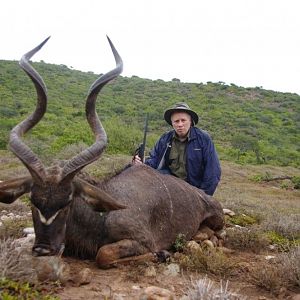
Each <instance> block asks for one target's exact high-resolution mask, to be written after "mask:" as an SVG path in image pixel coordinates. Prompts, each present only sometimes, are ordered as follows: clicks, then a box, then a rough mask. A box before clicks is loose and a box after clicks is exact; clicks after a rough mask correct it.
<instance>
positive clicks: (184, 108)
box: [164, 102, 199, 126]
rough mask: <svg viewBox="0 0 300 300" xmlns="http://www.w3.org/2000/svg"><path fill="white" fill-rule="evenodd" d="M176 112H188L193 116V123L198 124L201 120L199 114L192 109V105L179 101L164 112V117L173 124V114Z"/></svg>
mask: <svg viewBox="0 0 300 300" xmlns="http://www.w3.org/2000/svg"><path fill="white" fill-rule="evenodd" d="M174 112H185V113H188V114H189V115H190V116H191V117H192V121H193V122H192V125H196V124H197V123H198V121H199V117H198V115H197V114H196V113H195V112H194V111H193V110H191V109H190V107H189V106H188V105H187V104H186V103H184V102H179V103H176V104H175V105H173V106H172V107H171V108H169V109H167V110H166V111H165V113H164V119H165V120H166V122H167V123H168V124H170V125H171V126H172V121H171V116H172V114H173V113H174Z"/></svg>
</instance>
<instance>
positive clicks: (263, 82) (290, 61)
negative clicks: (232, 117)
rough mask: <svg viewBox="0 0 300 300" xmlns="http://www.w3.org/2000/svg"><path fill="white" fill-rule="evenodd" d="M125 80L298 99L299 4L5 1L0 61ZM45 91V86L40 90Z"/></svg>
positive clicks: (288, 0) (263, 0) (0, 9)
mask: <svg viewBox="0 0 300 300" xmlns="http://www.w3.org/2000/svg"><path fill="white" fill-rule="evenodd" d="M49 35H51V39H50V40H49V41H48V43H47V44H46V45H45V46H44V48H43V49H42V50H41V51H39V52H38V53H37V54H36V55H35V57H34V58H33V60H34V61H40V60H43V61H45V62H47V63H54V64H64V65H67V66H68V67H73V68H74V69H78V70H82V71H92V72H94V73H96V74H100V73H104V72H107V71H109V70H110V69H112V68H113V67H114V60H113V56H112V53H111V52H110V48H109V45H108V43H107V40H106V35H108V36H109V37H110V38H111V39H112V41H113V43H114V44H115V46H116V48H117V49H118V51H119V53H120V55H121V56H122V58H123V61H124V71H123V74H122V75H124V76H129V77H130V76H132V75H136V76H139V77H142V78H149V79H162V80H165V81H169V80H172V78H178V79H180V80H181V81H182V82H203V83H206V82H207V81H212V82H218V81H223V82H225V83H226V84H230V83H234V84H236V85H240V86H243V87H256V86H261V87H263V88H265V89H271V90H275V91H281V92H292V93H298V94H300V1H299V0H282V1H281V0H205V1H204V0H185V1H183V0H151V1H150V0H147V1H144V0H106V1H102V0H72V1H67V0H39V1H38V0H9V1H8V0H7V1H1V4H0V41H1V46H0V59H5V60H19V59H20V58H21V56H22V55H23V54H24V53H25V52H27V51H29V50H31V49H32V48H34V47H35V46H36V45H38V44H39V43H40V42H42V41H43V40H44V39H45V38H46V37H48V36H49ZM46 84H47V83H46Z"/></svg>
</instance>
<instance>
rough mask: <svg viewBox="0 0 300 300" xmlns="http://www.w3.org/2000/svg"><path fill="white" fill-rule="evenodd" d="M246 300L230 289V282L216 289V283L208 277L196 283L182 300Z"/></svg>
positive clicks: (192, 284) (221, 284) (193, 283)
mask: <svg viewBox="0 0 300 300" xmlns="http://www.w3.org/2000/svg"><path fill="white" fill-rule="evenodd" d="M243 299H245V300H246V297H243V296H241V295H239V294H237V293H235V292H232V291H230V290H229V289H228V281H227V282H226V283H225V284H224V283H223V282H222V281H221V283H220V287H215V286H214V283H213V282H212V281H211V280H209V279H208V278H207V277H205V278H203V279H200V280H197V281H194V282H192V283H191V287H190V288H189V289H188V291H187V295H186V296H185V297H182V298H181V300H243Z"/></svg>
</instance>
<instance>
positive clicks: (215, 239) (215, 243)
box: [209, 235, 219, 247]
mask: <svg viewBox="0 0 300 300" xmlns="http://www.w3.org/2000/svg"><path fill="white" fill-rule="evenodd" d="M209 240H210V241H211V242H212V243H213V244H214V247H218V244H219V240H218V238H217V237H216V236H215V235H213V236H212V237H211V238H210V239H209Z"/></svg>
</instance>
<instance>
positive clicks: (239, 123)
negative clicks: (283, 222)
mask: <svg viewBox="0 0 300 300" xmlns="http://www.w3.org/2000/svg"><path fill="white" fill-rule="evenodd" d="M34 67H35V68H36V69H37V71H38V72H39V73H40V74H41V76H42V77H43V79H44V81H45V83H46V86H47V88H48V96H49V97H48V100H49V103H48V110H47V113H46V115H45V117H44V118H43V120H42V121H41V122H40V123H39V124H38V125H37V126H36V128H34V129H33V130H32V132H31V133H29V134H27V135H26V140H27V143H29V144H30V145H31V147H32V148H33V149H34V151H36V152H37V153H38V154H39V155H42V156H44V159H47V158H49V159H50V158H53V157H54V156H55V157H56V158H61V156H63V155H64V151H65V149H66V147H67V146H69V145H70V144H77V145H79V146H80V145H82V144H90V143H91V142H92V140H93V138H92V135H91V133H90V130H89V128H88V126H87V124H86V120H85V112H84V105H85V103H84V102H85V96H86V93H87V91H88V89H89V87H90V85H91V84H92V83H93V82H94V80H95V79H96V78H97V76H98V75H96V74H93V73H91V72H88V73H84V72H81V71H77V70H73V69H70V68H68V67H67V66H64V65H53V64H46V63H44V62H39V63H34ZM112 67H113V66H112ZM104 71H105V72H106V71H108V70H104ZM35 98H36V95H35V90H34V88H33V85H32V82H31V81H30V79H29V78H28V77H27V76H26V74H25V73H24V72H23V71H22V70H21V69H20V67H19V66H18V62H16V61H4V60H0V150H1V149H2V150H4V149H6V148H7V141H8V133H9V131H10V129H11V128H12V127H13V126H14V125H16V124H17V123H18V122H19V121H20V120H22V119H24V117H25V116H27V115H29V113H30V112H32V110H33V108H34V106H35ZM179 101H185V102H187V103H188V104H189V105H190V106H191V107H192V108H193V109H194V110H196V111H197V112H198V113H199V115H200V118H201V119H200V123H199V126H200V127H201V128H203V129H205V130H207V131H208V132H209V133H210V134H211V135H212V137H213V139H214V141H215V144H216V146H217V148H218V152H219V154H220V157H221V159H223V160H231V161H237V162H239V163H253V164H273V165H281V166H294V167H299V165H300V146H299V145H300V135H299V128H300V96H299V95H297V94H291V93H279V92H274V91H269V90H264V89H262V88H260V87H256V88H243V87H239V86H236V85H234V84H230V85H226V84H224V83H222V82H218V83H212V82H208V83H206V84H203V83H182V82H180V80H179V79H176V78H174V79H173V80H172V81H170V82H165V81H162V80H155V81H153V80H148V79H142V78H139V77H136V76H133V77H131V78H128V77H122V76H120V77H119V78H117V79H116V80H115V81H114V82H112V83H110V84H108V85H107V86H105V88H104V89H103V91H102V92H101V93H100V96H99V97H98V103H97V106H98V113H99V116H100V118H101V120H103V122H104V125H105V128H106V130H107V133H108V137H109V146H108V149H107V152H108V153H110V154H117V153H122V154H132V152H133V151H134V149H135V148H136V147H137V145H138V144H139V143H140V142H141V140H142V135H143V133H142V130H143V122H144V117H145V114H146V112H148V113H149V117H150V121H149V131H150V132H149V136H148V141H147V147H148V148H151V147H152V146H153V144H154V142H155V140H156V139H157V138H158V136H159V135H160V133H162V132H163V131H165V130H167V129H168V127H167V126H166V124H165V122H164V121H163V119H162V115H163V111H164V109H165V108H167V107H169V106H170V105H172V104H174V103H175V102H179Z"/></svg>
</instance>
